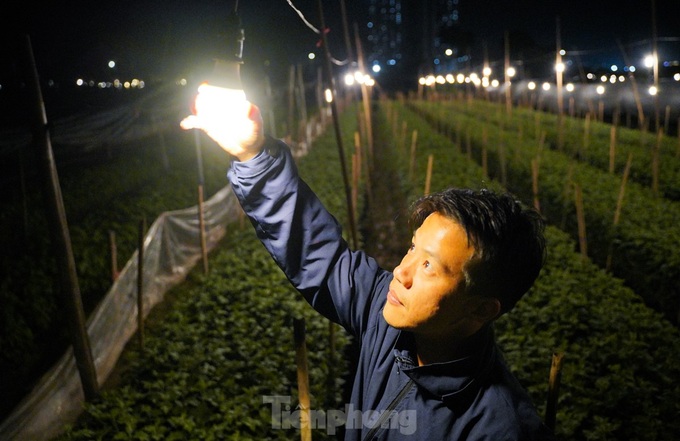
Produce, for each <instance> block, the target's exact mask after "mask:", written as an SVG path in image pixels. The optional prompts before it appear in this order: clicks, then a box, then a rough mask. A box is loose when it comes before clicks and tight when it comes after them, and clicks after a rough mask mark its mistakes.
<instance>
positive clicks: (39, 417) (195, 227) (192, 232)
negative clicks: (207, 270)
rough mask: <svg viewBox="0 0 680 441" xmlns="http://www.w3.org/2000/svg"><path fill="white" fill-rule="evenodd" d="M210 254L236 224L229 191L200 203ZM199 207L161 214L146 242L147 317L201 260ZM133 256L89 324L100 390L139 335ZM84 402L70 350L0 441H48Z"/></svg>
mask: <svg viewBox="0 0 680 441" xmlns="http://www.w3.org/2000/svg"><path fill="white" fill-rule="evenodd" d="M203 211H204V221H205V231H206V244H207V248H208V250H210V249H212V248H214V246H215V245H216V244H217V243H218V242H219V240H220V239H221V238H222V237H223V236H224V234H225V233H226V228H227V225H228V224H229V223H231V222H233V221H235V220H237V219H238V216H239V213H240V212H241V208H240V206H238V202H237V201H236V198H235V197H234V195H233V192H232V190H231V187H229V186H227V187H224V188H223V189H222V190H220V191H219V192H218V193H217V194H215V195H214V196H213V197H212V198H210V200H208V201H207V202H205V203H204V205H203ZM199 233H200V231H199V219H198V207H197V206H195V207H192V208H187V209H183V210H177V211H171V212H165V213H163V214H162V215H160V216H159V217H158V219H156V220H155V222H154V223H153V224H152V225H151V227H150V228H149V231H148V232H147V234H146V236H145V239H144V261H143V269H144V279H143V287H144V288H143V291H144V297H143V299H144V307H143V313H144V315H145V316H146V315H147V314H148V313H149V311H150V310H151V309H152V308H153V307H154V306H155V305H156V304H157V303H159V302H160V301H162V300H163V297H164V295H165V292H166V291H168V290H169V289H170V288H171V287H173V286H175V285H177V284H178V283H180V282H182V281H183V280H184V279H185V277H186V276H187V274H188V273H189V271H190V270H191V268H192V267H193V266H194V265H195V264H196V263H197V262H198V261H200V259H201V256H202V252H201V246H200V235H199ZM137 253H138V252H137V251H135V253H134V254H133V256H132V257H131V258H130V260H128V262H127V264H126V265H125V267H124V268H123V270H122V271H121V273H120V276H119V277H118V279H117V280H116V281H115V282H114V284H113V285H112V286H111V288H110V290H109V291H108V293H107V294H106V296H105V298H104V299H103V300H102V301H101V303H100V304H99V305H98V306H97V308H96V309H95V311H94V312H93V313H92V315H91V317H90V318H89V320H88V322H87V333H88V335H89V338H90V345H91V348H92V357H93V359H94V364H95V369H96V371H97V380H98V383H99V384H100V385H102V384H103V383H104V382H105V381H106V379H107V378H108V376H109V374H110V373H111V371H112V370H113V368H114V367H115V365H116V362H117V360H118V357H119V356H120V354H121V352H122V351H123V349H124V347H125V344H126V343H127V342H128V340H129V339H130V337H131V336H132V335H133V334H134V333H135V331H136V330H137V273H138V271H137V268H138V264H137V261H138V258H137ZM84 402H85V398H84V393H83V390H82V387H81V383H80V376H79V373H78V370H77V368H76V364H75V358H74V356H73V350H72V348H69V349H68V350H67V351H66V353H65V354H64V355H63V356H62V357H61V359H60V360H59V361H58V362H57V363H56V364H55V365H54V366H53V367H52V369H51V370H50V371H48V372H47V373H46V374H45V375H44V376H43V377H42V378H41V379H40V381H39V382H38V384H37V385H36V386H35V387H34V389H33V390H32V392H31V393H30V394H29V395H28V396H26V397H25V398H24V399H23V400H22V401H21V403H19V405H18V406H17V407H16V408H15V409H14V411H13V412H12V413H11V414H10V415H9V417H7V419H6V420H5V421H3V423H2V425H0V439H2V440H8V441H9V440H22V441H24V440H36V441H39V440H49V439H51V438H53V437H55V436H57V435H58V434H59V433H61V432H62V431H63V429H64V426H65V425H66V424H68V423H72V422H74V421H75V420H76V419H77V417H78V415H79V414H80V413H81V412H82V409H83V405H84Z"/></svg>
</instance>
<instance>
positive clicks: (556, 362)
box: [545, 352, 564, 431]
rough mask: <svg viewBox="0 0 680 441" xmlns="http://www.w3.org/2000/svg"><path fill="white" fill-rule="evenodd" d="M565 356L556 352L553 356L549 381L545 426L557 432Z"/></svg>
mask: <svg viewBox="0 0 680 441" xmlns="http://www.w3.org/2000/svg"><path fill="white" fill-rule="evenodd" d="M563 359H564V354H563V353H560V352H556V353H554V354H553V356H552V363H551V364H550V379H549V381H548V402H547V404H546V406H545V424H546V426H548V428H549V429H550V430H551V431H555V420H556V417H557V399H558V396H559V389H560V382H561V378H562V361H563Z"/></svg>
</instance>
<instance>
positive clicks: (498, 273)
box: [409, 188, 546, 314]
mask: <svg viewBox="0 0 680 441" xmlns="http://www.w3.org/2000/svg"><path fill="white" fill-rule="evenodd" d="M435 212H436V213H439V214H442V215H444V216H445V217H447V218H449V219H451V220H453V221H455V222H456V223H458V224H459V225H461V226H462V227H463V229H464V230H465V231H466V233H467V237H468V241H470V243H471V244H472V246H473V247H474V249H475V252H474V253H473V255H472V257H471V258H470V260H469V261H468V262H467V263H466V265H464V267H463V273H464V275H465V289H466V291H467V292H468V293H471V294H474V295H480V296H486V297H495V298H497V299H498V300H499V301H500V303H501V312H500V314H504V313H506V312H508V311H509V310H511V309H512V308H513V307H514V306H515V304H516V303H517V301H518V300H519V299H520V298H521V297H522V296H523V295H524V293H526V292H527V291H528V290H529V288H531V286H532V285H533V283H534V281H535V280H536V278H537V277H538V274H539V272H540V271H541V268H542V266H543V264H544V262H545V258H546V250H545V238H544V236H543V232H544V229H545V225H544V222H543V219H542V217H541V215H540V214H539V213H538V212H536V211H535V210H533V209H531V208H529V207H526V206H525V205H523V204H522V203H521V202H520V201H519V200H517V199H516V198H515V197H514V196H512V195H511V194H509V193H495V192H493V191H491V190H486V189H483V190H470V189H458V188H450V189H447V190H444V191H441V192H438V193H434V194H431V195H427V196H423V197H421V198H420V199H418V200H417V201H415V202H414V203H413V205H412V213H411V218H410V221H409V224H410V226H411V228H412V229H413V230H414V231H415V230H416V229H417V228H419V227H420V225H421V224H422V223H423V222H424V221H425V219H426V218H427V217H428V216H429V215H430V214H432V213H435Z"/></svg>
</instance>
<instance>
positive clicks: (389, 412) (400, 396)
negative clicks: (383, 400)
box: [363, 378, 414, 441]
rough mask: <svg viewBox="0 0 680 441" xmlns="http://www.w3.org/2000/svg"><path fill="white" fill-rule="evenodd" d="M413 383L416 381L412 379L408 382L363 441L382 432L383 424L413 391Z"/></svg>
mask: <svg viewBox="0 0 680 441" xmlns="http://www.w3.org/2000/svg"><path fill="white" fill-rule="evenodd" d="M413 383H414V381H413V379H412V378H411V379H409V380H408V382H407V383H406V384H405V385H404V387H403V388H402V389H401V390H400V391H399V393H398V394H397V396H396V397H394V399H393V400H392V402H390V404H389V406H387V409H385V411H384V412H383V414H382V415H380V419H379V420H378V421H377V422H376V424H375V425H373V427H372V428H371V430H370V431H369V432H368V433H367V434H366V436H365V437H364V439H363V441H369V440H370V439H371V438H372V437H373V436H374V435H375V434H376V433H377V432H378V430H380V427H381V426H382V425H383V423H384V422H385V421H387V419H388V418H390V417H391V416H392V411H393V410H394V409H395V408H396V407H397V405H398V404H399V403H401V401H402V400H403V399H404V397H406V394H407V393H408V392H409V391H410V390H411V387H412V386H413Z"/></svg>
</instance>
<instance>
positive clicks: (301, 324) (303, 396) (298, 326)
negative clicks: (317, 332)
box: [293, 319, 312, 441]
mask: <svg viewBox="0 0 680 441" xmlns="http://www.w3.org/2000/svg"><path fill="white" fill-rule="evenodd" d="M293 336H294V342H295V364H296V366H297V385H298V402H299V406H300V439H301V440H302V441H311V439H312V426H311V424H310V422H311V418H310V409H311V404H310V398H309V368H308V365H307V346H306V344H305V319H295V320H294V321H293Z"/></svg>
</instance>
